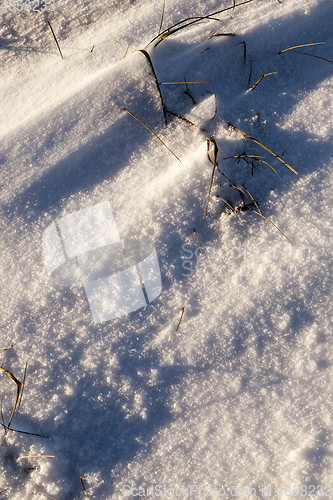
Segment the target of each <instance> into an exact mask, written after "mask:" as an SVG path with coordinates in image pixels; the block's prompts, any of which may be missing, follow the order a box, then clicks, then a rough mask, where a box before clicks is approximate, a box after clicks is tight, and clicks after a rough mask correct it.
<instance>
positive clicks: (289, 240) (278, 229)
mask: <svg viewBox="0 0 333 500" xmlns="http://www.w3.org/2000/svg"><path fill="white" fill-rule="evenodd" d="M252 212H254V213H255V214H258V215H260V217H262V218H263V219H265V220H267V221H268V222H269V223H270V224H272V226H274V227H275V228H276V229H277V230H278V231H280V233H281V234H282V235H283V236H284V237H285V238H286V239H287V240H288V241H289V243H290V244H291V245H292V243H291V241H290V239H289V238H288V237H287V236H286V235H285V234H284V233H283V232H282V231H281V229H279V228H278V227H277V226H276V225H275V224H274V223H273V222H272V221H271V220H269V219H267V218H266V217H264V216H263V215H262V213H261V212H260V213H259V212H256V211H255V210H252Z"/></svg>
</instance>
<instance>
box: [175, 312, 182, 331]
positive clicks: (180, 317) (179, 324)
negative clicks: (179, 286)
mask: <svg viewBox="0 0 333 500" xmlns="http://www.w3.org/2000/svg"><path fill="white" fill-rule="evenodd" d="M183 314H184V307H183V309H182V313H181V315H180V320H179V323H178V326H177V328H176V332H177V331H178V328H179V325H180V323H181V321H182V318H183Z"/></svg>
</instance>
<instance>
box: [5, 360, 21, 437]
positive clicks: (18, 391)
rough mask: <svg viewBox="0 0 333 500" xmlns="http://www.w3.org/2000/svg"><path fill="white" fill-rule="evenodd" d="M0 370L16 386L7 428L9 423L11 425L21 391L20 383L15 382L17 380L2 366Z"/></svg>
mask: <svg viewBox="0 0 333 500" xmlns="http://www.w3.org/2000/svg"><path fill="white" fill-rule="evenodd" d="M0 370H2V371H4V372H6V373H7V375H8V377H9V378H11V379H12V380H13V381H14V382H15V384H16V386H17V390H16V398H15V403H14V408H13V411H12V414H11V416H10V419H9V422H8V426H7V427H8V428H9V426H10V423H11V421H12V419H13V416H14V413H15V409H16V405H17V401H18V398H19V395H20V390H21V387H22V384H21V382H20V381H19V380H17V378H16V377H15V376H14V375H13V374H12V372H10V371H9V370H6V369H5V368H2V366H0Z"/></svg>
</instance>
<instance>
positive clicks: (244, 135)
mask: <svg viewBox="0 0 333 500" xmlns="http://www.w3.org/2000/svg"><path fill="white" fill-rule="evenodd" d="M228 125H229V127H231V128H233V129H234V130H236V131H237V132H239V133H240V134H242V136H243V137H244V139H245V140H246V142H247V144H248V140H247V139H251V141H253V142H255V143H256V144H259V146H261V147H262V148H264V149H266V151H268V152H269V153H271V155H273V156H275V158H277V159H278V160H280V161H281V162H282V163H283V164H284V165H286V167H288V168H290V170H291V171H292V172H294V174H296V175H298V172H297V171H296V170H295V169H294V168H293V167H292V166H290V165H289V163H287V162H286V161H285V160H284V159H283V158H281V156H279V155H277V154H276V153H274V152H273V151H272V150H271V149H269V148H267V147H266V146H264V145H263V144H262V143H261V142H259V141H258V140H257V139H255V138H254V137H252V136H251V135H249V134H246V133H245V132H243V131H242V130H239V128H237V127H234V125H231V123H228Z"/></svg>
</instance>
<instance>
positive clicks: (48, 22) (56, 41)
mask: <svg viewBox="0 0 333 500" xmlns="http://www.w3.org/2000/svg"><path fill="white" fill-rule="evenodd" d="M44 16H45V18H46V20H47V24H48V25H49V27H50V30H51V32H52V35H53V38H54V39H55V43H56V44H57V47H58V50H59V52H60V55H61V59H63V56H62V53H61V50H60V47H59V43H58V40H57V38H56V36H55V34H54V31H53V29H52V26H51V23H50V21H49V19H48V17H47V15H46V14H45V12H44Z"/></svg>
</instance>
